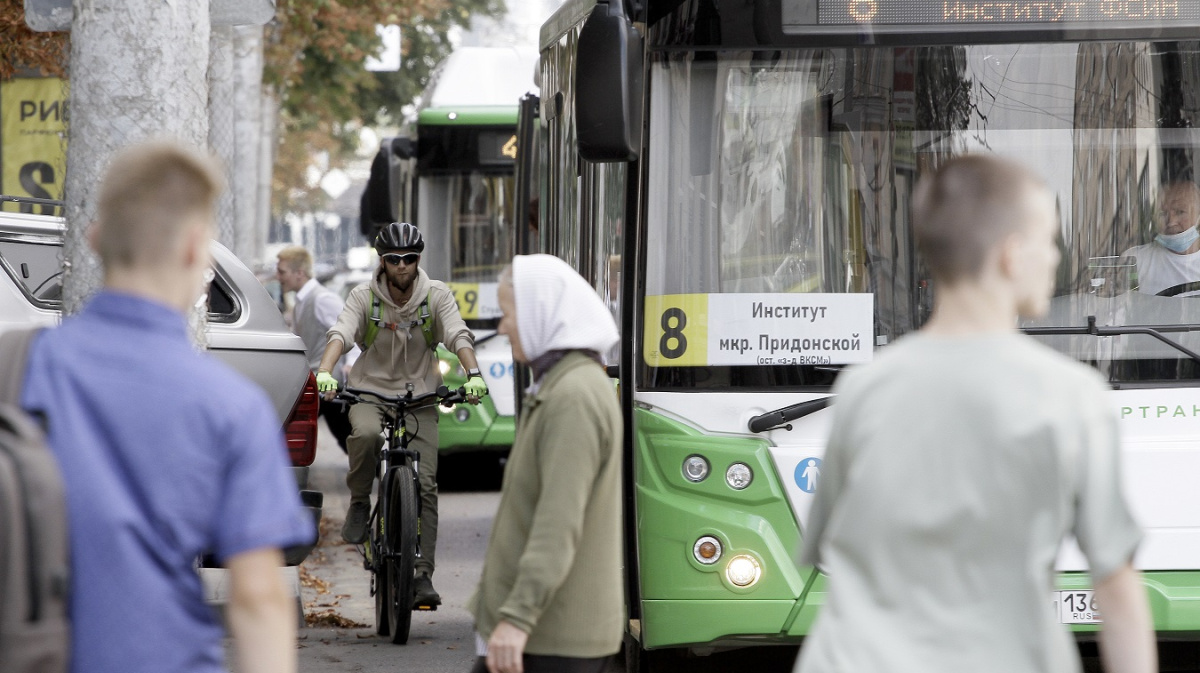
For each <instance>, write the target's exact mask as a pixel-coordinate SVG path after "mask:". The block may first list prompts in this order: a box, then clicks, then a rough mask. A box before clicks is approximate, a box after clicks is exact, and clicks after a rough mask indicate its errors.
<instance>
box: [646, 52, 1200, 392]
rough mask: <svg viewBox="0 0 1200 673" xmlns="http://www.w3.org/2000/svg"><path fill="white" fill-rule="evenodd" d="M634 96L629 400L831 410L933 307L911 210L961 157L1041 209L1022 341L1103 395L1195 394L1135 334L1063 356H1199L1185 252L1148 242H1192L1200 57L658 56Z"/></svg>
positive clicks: (1192, 372)
mask: <svg viewBox="0 0 1200 673" xmlns="http://www.w3.org/2000/svg"><path fill="white" fill-rule="evenodd" d="M650 76H651V82H650V87H649V90H650V92H651V93H650V96H651V98H650V106H649V110H650V119H649V123H650V133H649V137H650V138H651V140H650V143H649V154H648V157H647V167H648V183H647V199H646V209H647V217H646V222H647V231H646V235H645V250H646V265H645V292H644V299H643V301H644V305H643V306H642V307H641V310H642V312H643V317H644V323H645V329H644V330H643V332H642V334H641V335H640V336H641V339H642V342H641V343H640V344H639V363H640V366H639V384H640V385H641V387H643V388H647V389H654V388H663V389H706V388H707V389H712V388H725V387H731V388H747V389H753V388H766V387H769V386H779V385H784V386H803V387H808V386H812V387H817V388H822V387H827V386H829V385H830V384H831V383H832V381H833V379H834V377H835V376H836V373H837V372H838V371H839V370H840V368H841V367H842V366H843V365H847V364H854V363H858V362H864V361H867V360H870V359H871V358H872V357H873V355H874V352H875V351H876V350H877V349H879V348H886V347H887V346H888V344H891V343H893V342H894V341H895V340H896V339H897V338H900V337H902V336H903V335H904V334H906V333H908V332H911V331H913V330H915V329H917V328H919V327H920V326H921V325H922V324H923V323H924V322H925V320H927V319H928V317H929V314H930V311H931V309H932V306H933V295H934V294H935V293H936V291H937V288H936V286H935V284H934V282H933V280H932V278H931V277H930V275H929V272H928V270H927V269H926V267H925V265H924V263H923V262H922V260H921V258H920V256H919V255H918V253H917V251H916V246H915V243H914V241H913V237H912V228H911V216H910V200H911V195H912V191H913V188H914V186H915V182H916V180H917V177H918V176H919V175H920V174H921V173H922V172H923V171H926V170H929V169H931V168H934V167H936V166H937V165H938V164H939V163H941V162H942V161H944V160H945V159H947V158H949V157H951V156H955V155H959V154H963V153H967V152H992V153H996V154H1000V155H1004V156H1007V157H1011V158H1014V159H1017V160H1019V161H1021V162H1022V163H1024V164H1026V165H1028V166H1030V167H1031V168H1033V169H1035V170H1036V171H1038V172H1039V173H1040V175H1041V176H1042V178H1043V179H1044V180H1046V182H1047V183H1048V184H1049V186H1050V188H1051V189H1052V190H1053V191H1054V192H1055V193H1056V194H1057V197H1058V208H1059V213H1060V230H1061V248H1062V262H1061V265H1060V267H1059V270H1058V278H1057V287H1056V290H1055V297H1054V299H1053V301H1052V306H1051V309H1050V311H1049V313H1048V314H1047V315H1046V316H1044V317H1042V318H1039V319H1037V320H1036V321H1035V320H1030V321H1026V322H1025V323H1024V324H1023V326H1024V327H1029V328H1039V330H1040V331H1039V333H1038V334H1037V335H1036V336H1035V338H1037V339H1039V340H1042V341H1043V342H1045V343H1046V344H1048V345H1049V346H1051V347H1053V348H1055V349H1057V350H1059V351H1061V352H1063V353H1065V354H1067V355H1069V356H1071V357H1073V358H1076V359H1078V360H1080V361H1083V362H1087V363H1089V364H1091V365H1093V366H1095V367H1096V368H1097V369H1099V370H1100V371H1101V372H1102V373H1103V374H1105V375H1106V376H1108V377H1109V379H1110V380H1111V381H1112V382H1113V383H1114V384H1120V383H1137V382H1150V381H1156V382H1162V381H1173V380H1185V379H1195V378H1197V377H1200V363H1198V362H1197V361H1196V360H1194V359H1193V358H1192V357H1190V356H1189V355H1187V354H1186V353H1184V352H1180V351H1179V350H1177V349H1175V348H1172V347H1171V345H1170V344H1167V343H1163V341H1162V340H1160V339H1157V338H1154V337H1153V336H1151V335H1145V334H1119V335H1116V336H1097V335H1094V334H1079V333H1067V332H1071V331H1072V329H1073V328H1081V327H1085V326H1087V325H1089V323H1094V324H1095V325H1099V326H1150V327H1154V328H1158V329H1160V330H1161V331H1163V332H1164V333H1166V336H1167V337H1168V338H1169V339H1170V340H1172V341H1175V342H1177V343H1180V344H1183V345H1184V346H1186V347H1187V348H1190V349H1192V350H1200V296H1197V297H1193V295H1200V252H1196V250H1200V243H1193V242H1191V241H1184V240H1181V237H1170V236H1169V237H1165V238H1164V237H1163V236H1161V234H1164V233H1165V234H1170V233H1172V232H1173V230H1170V229H1169V228H1167V224H1166V223H1167V221H1168V220H1170V219H1172V218H1182V219H1185V220H1188V221H1189V222H1190V224H1191V225H1195V224H1196V222H1197V221H1198V220H1200V189H1198V188H1197V187H1196V178H1197V176H1196V175H1195V174H1194V167H1193V160H1194V156H1195V154H1196V148H1197V147H1198V146H1200V131H1198V130H1196V129H1194V128H1192V127H1193V126H1194V124H1193V122H1194V121H1196V119H1195V118H1196V117H1197V116H1198V114H1200V43H1196V42H1188V43H1184V42H1170V43H1150V42H1120V43H1104V42H1083V43H1056V44H1020V45H986V46H936V47H863V48H838V49H812V50H790V51H789V50H785V51H773V52H766V51H757V52H668V53H660V54H657V55H656V61H655V62H654V63H653V64H652V66H651V69H650ZM1186 226H1187V225H1184V226H1183V227H1182V228H1184V229H1186ZM1188 236H1190V235H1185V236H1183V237H1182V238H1187V237H1188ZM1168 244H1171V245H1174V246H1176V247H1177V248H1179V249H1178V250H1171V249H1169V248H1168ZM1185 244H1188V245H1185ZM1180 246H1182V247H1180ZM1193 282H1195V283H1196V284H1195V285H1194V286H1193V285H1191V283H1193ZM1055 328H1063V329H1061V330H1058V331H1059V332H1063V333H1055V332H1056V329H1055ZM1192 329H1195V330H1196V331H1191V330H1192ZM1030 331H1031V332H1033V331H1035V330H1032V329H1031V330H1030ZM1074 331H1077V332H1078V331H1082V330H1077V329H1076V330H1074Z"/></svg>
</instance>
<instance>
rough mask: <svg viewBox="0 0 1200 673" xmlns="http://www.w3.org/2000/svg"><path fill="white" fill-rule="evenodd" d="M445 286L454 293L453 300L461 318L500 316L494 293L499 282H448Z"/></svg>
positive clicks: (498, 303)
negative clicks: (456, 304) (456, 303)
mask: <svg viewBox="0 0 1200 673" xmlns="http://www.w3.org/2000/svg"><path fill="white" fill-rule="evenodd" d="M446 286H447V287H449V288H450V292H452V293H453V294H454V301H456V302H458V312H459V313H460V314H462V317H463V320H487V319H490V318H499V317H500V315H501V311H500V300H499V299H498V298H497V294H496V289H497V288H498V287H500V285H499V283H459V282H448V283H446Z"/></svg>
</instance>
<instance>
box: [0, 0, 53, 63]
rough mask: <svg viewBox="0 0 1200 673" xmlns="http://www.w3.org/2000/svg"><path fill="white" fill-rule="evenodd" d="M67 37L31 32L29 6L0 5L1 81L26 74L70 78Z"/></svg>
mask: <svg viewBox="0 0 1200 673" xmlns="http://www.w3.org/2000/svg"><path fill="white" fill-rule="evenodd" d="M67 36H68V34H67V33H65V32H61V33H36V32H34V31H32V30H30V29H29V26H27V25H25V3H23V2H16V1H13V0H9V1H7V2H0V82H2V81H4V80H7V79H12V77H13V76H14V75H16V74H17V73H18V72H22V71H24V72H23V74H24V75H25V76H27V77H28V76H31V75H35V74H40V75H44V76H47V77H64V76H66V65H67V55H68V53H69V51H68V47H67Z"/></svg>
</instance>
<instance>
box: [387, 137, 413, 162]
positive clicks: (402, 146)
mask: <svg viewBox="0 0 1200 673" xmlns="http://www.w3.org/2000/svg"><path fill="white" fill-rule="evenodd" d="M392 155H393V156H395V157H396V158H397V159H412V158H413V157H415V156H417V148H416V145H415V144H414V143H413V141H412V138H403V137H402V138H392Z"/></svg>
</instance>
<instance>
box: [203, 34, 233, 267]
mask: <svg viewBox="0 0 1200 673" xmlns="http://www.w3.org/2000/svg"><path fill="white" fill-rule="evenodd" d="M208 44H209V52H208V146H209V149H211V150H212V153H213V155H215V156H216V157H217V158H218V159H220V160H221V164H222V168H223V169H224V171H225V183H226V185H227V187H226V189H225V191H223V192H221V196H220V198H219V199H218V200H217V240H218V241H220V242H221V244H222V245H224V246H225V247H227V248H229V249H230V250H233V249H234V239H235V232H236V230H235V228H234V221H233V184H234V175H233V170H234V111H233V98H234V87H233V27H232V26H213V29H212V37H211V39H210V40H209V42H208Z"/></svg>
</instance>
